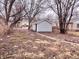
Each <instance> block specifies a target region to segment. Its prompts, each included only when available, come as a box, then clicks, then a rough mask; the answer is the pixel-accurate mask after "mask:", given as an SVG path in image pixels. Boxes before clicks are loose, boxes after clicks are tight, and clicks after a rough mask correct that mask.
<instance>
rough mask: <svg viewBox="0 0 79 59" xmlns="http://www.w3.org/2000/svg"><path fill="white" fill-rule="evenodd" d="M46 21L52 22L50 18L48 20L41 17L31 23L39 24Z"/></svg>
mask: <svg viewBox="0 0 79 59" xmlns="http://www.w3.org/2000/svg"><path fill="white" fill-rule="evenodd" d="M44 21H45V22H48V23H49V24H52V21H51V20H49V19H43V20H40V19H39V20H36V21H35V22H34V23H33V24H40V23H42V22H44Z"/></svg>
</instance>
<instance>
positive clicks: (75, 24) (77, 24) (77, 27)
mask: <svg viewBox="0 0 79 59" xmlns="http://www.w3.org/2000/svg"><path fill="white" fill-rule="evenodd" d="M73 30H79V21H75V22H73Z"/></svg>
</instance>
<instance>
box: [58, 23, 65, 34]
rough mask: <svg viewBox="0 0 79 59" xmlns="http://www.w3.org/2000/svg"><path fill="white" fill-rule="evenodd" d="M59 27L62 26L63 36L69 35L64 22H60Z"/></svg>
mask: <svg viewBox="0 0 79 59" xmlns="http://www.w3.org/2000/svg"><path fill="white" fill-rule="evenodd" d="M59 26H60V33H61V34H66V33H67V30H66V28H65V24H64V23H63V22H60V23H59Z"/></svg>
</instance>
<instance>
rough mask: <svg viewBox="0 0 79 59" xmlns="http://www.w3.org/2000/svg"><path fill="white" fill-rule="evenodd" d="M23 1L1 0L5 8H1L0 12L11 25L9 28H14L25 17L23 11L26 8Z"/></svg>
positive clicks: (8, 24) (7, 23)
mask: <svg viewBox="0 0 79 59" xmlns="http://www.w3.org/2000/svg"><path fill="white" fill-rule="evenodd" d="M18 2H19V3H18ZM22 2H23V0H19V1H18V0H4V1H3V2H2V1H0V4H1V5H3V10H1V12H0V13H1V16H2V17H4V18H5V19H4V22H5V24H6V25H7V26H9V30H10V29H11V28H13V26H14V25H15V24H16V23H17V22H18V21H20V20H21V18H22V17H23V16H22V15H23V14H22V12H23V10H24V9H25V5H24V4H23V3H22ZM2 14H3V15H2ZM10 21H12V22H10Z"/></svg>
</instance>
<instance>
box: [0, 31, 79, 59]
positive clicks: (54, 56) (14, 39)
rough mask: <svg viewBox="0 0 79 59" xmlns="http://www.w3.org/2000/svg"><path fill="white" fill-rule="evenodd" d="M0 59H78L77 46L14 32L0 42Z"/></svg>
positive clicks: (28, 33) (25, 32)
mask: <svg viewBox="0 0 79 59" xmlns="http://www.w3.org/2000/svg"><path fill="white" fill-rule="evenodd" d="M0 59H79V45H76V44H70V43H65V42H58V41H55V40H51V39H47V38H45V37H41V36H39V35H38V34H36V33H33V32H30V31H15V32H14V33H12V34H11V35H9V36H7V37H5V38H4V39H1V40H0Z"/></svg>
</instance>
